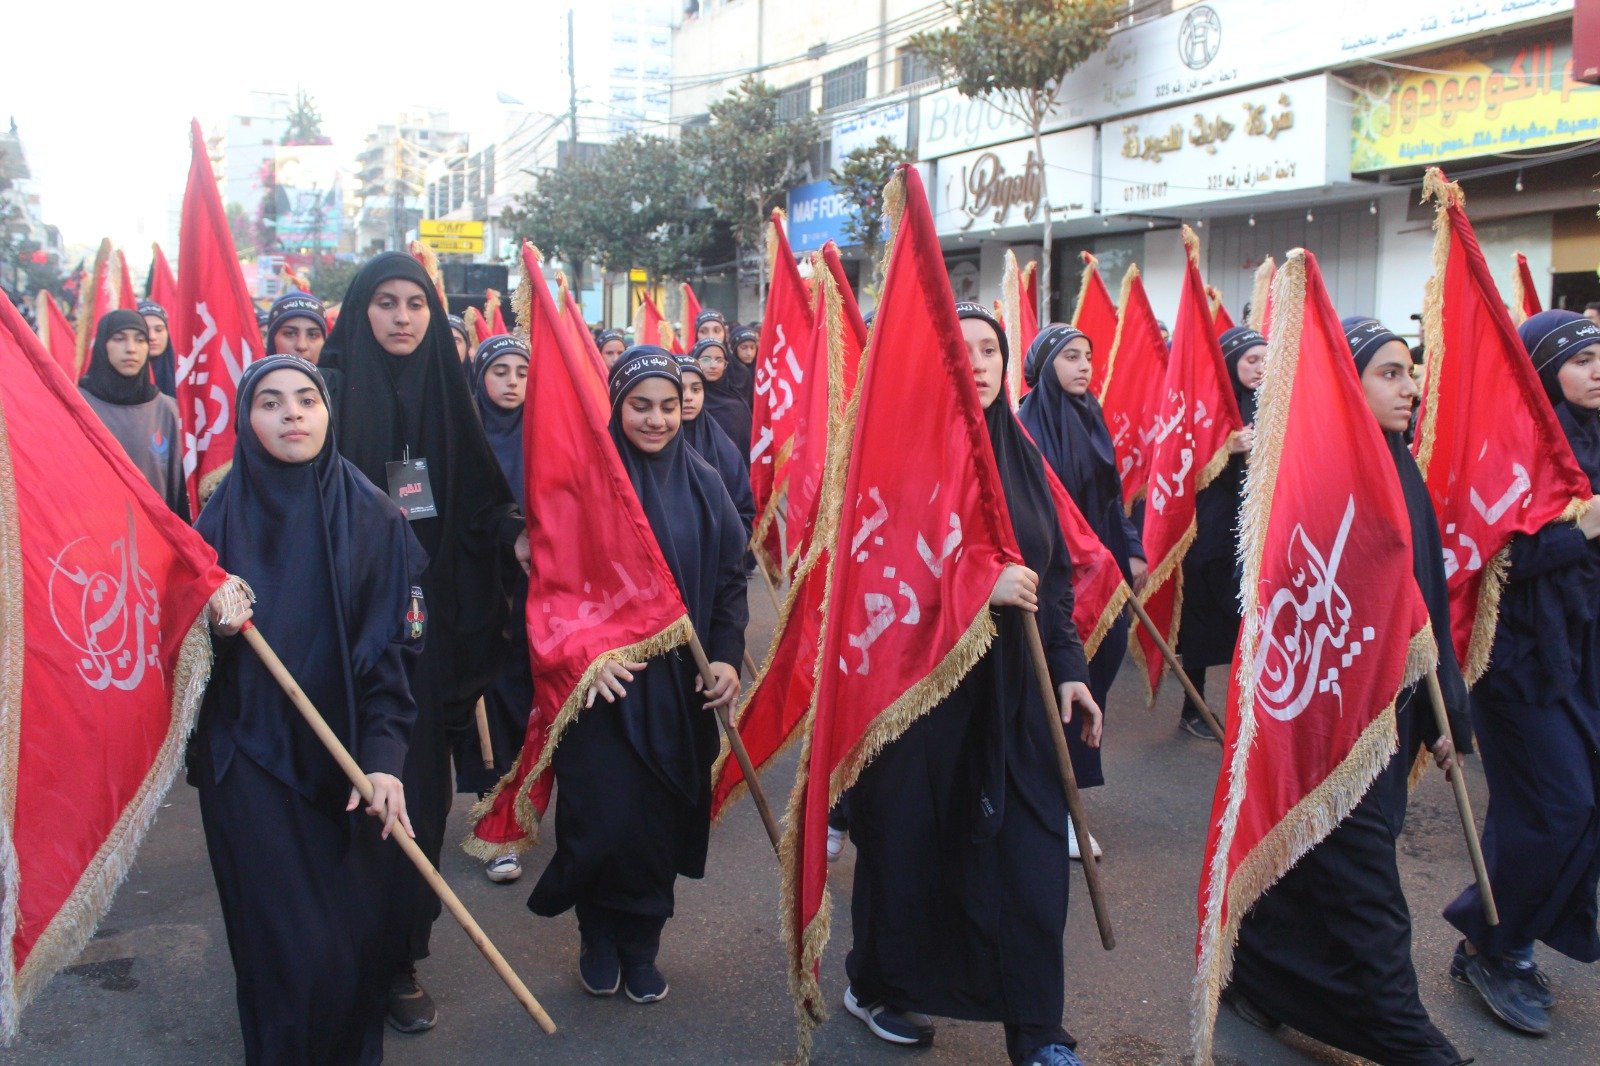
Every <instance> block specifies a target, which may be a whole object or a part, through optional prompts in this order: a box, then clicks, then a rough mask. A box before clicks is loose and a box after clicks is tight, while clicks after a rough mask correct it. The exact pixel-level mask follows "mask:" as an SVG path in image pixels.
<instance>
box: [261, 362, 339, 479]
mask: <svg viewBox="0 0 1600 1066" xmlns="http://www.w3.org/2000/svg"><path fill="white" fill-rule="evenodd" d="M250 428H251V429H253V430H255V434H256V437H257V438H258V439H259V440H260V441H261V445H262V447H264V448H266V449H267V454H268V455H270V456H272V457H273V458H274V459H276V460H278V461H279V462H282V463H309V462H310V461H311V460H313V459H315V458H316V457H317V456H318V455H320V454H322V446H323V444H325V443H326V442H327V439H328V408H327V406H326V405H325V404H323V402H322V393H321V392H319V391H318V390H317V386H316V385H315V384H314V383H313V382H312V380H311V379H310V378H308V377H306V376H305V375H304V374H303V373H301V372H300V371H298V370H291V369H289V368H288V367H285V368H284V369H282V370H274V371H272V373H270V374H268V375H267V376H266V377H264V378H262V379H261V381H260V382H259V383H258V384H257V385H256V391H255V395H254V396H252V397H251V398H250Z"/></svg>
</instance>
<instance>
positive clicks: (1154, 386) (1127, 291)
mask: <svg viewBox="0 0 1600 1066" xmlns="http://www.w3.org/2000/svg"><path fill="white" fill-rule="evenodd" d="M1119 306H1120V308H1121V310H1120V312H1119V313H1118V316H1117V332H1116V337H1115V339H1114V340H1113V341H1112V343H1111V355H1110V357H1109V358H1107V359H1106V360H1105V365H1106V376H1105V383H1104V385H1103V386H1102V388H1103V390H1104V391H1103V392H1101V393H1100V406H1101V408H1102V409H1103V410H1104V412H1105V417H1106V428H1107V429H1108V430H1110V432H1111V446H1112V448H1113V449H1114V450H1115V451H1116V457H1117V476H1118V477H1119V478H1121V479H1122V506H1123V507H1124V508H1125V509H1126V510H1127V511H1129V512H1130V513H1131V512H1132V511H1133V505H1134V504H1135V503H1137V502H1138V501H1139V500H1140V499H1141V498H1143V496H1144V490H1145V482H1146V480H1147V479H1148V475H1149V472H1150V455H1151V450H1152V447H1153V442H1154V440H1155V436H1156V428H1157V427H1156V425H1155V417H1156V414H1157V412H1158V410H1159V409H1160V406H1161V399H1162V397H1163V396H1164V395H1165V393H1164V392H1163V385H1164V383H1165V381H1166V376H1167V342H1166V341H1164V340H1162V339H1161V325H1160V323H1159V322H1157V321H1156V313H1155V311H1153V310H1152V309H1151V307H1150V298H1149V297H1148V296H1146V295H1145V292H1144V282H1143V281H1142V280H1141V279H1140V277H1139V268H1138V266H1136V265H1132V264H1130V265H1129V267H1128V272H1127V273H1126V274H1124V275H1123V277H1122V299H1121V301H1120V304H1119ZM1098 351H1099V349H1096V352H1098ZM1100 362H1101V361H1100V360H1099V359H1095V360H1094V363H1093V364H1092V365H1091V370H1092V369H1093V366H1098V365H1099V364H1100Z"/></svg>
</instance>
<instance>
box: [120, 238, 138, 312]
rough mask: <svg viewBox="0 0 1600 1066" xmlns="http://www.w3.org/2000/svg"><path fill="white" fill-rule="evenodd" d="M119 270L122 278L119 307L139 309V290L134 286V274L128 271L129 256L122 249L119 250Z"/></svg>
mask: <svg viewBox="0 0 1600 1066" xmlns="http://www.w3.org/2000/svg"><path fill="white" fill-rule="evenodd" d="M116 255H117V270H118V272H119V274H120V280H119V281H118V283H117V307H118V308H119V309H121V310H123V311H137V310H139V290H137V289H135V288H134V287H133V275H132V274H130V273H129V271H128V257H127V256H125V255H123V254H122V249H121V248H118V249H117V252H116Z"/></svg>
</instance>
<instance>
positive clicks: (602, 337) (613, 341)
mask: <svg viewBox="0 0 1600 1066" xmlns="http://www.w3.org/2000/svg"><path fill="white" fill-rule="evenodd" d="M594 341H595V344H597V345H598V346H599V348H600V358H601V359H603V360H605V364H606V370H608V371H609V370H610V369H611V368H612V367H614V366H616V365H617V358H618V357H619V356H621V355H622V353H623V352H624V351H625V350H626V349H627V347H628V338H627V337H625V336H623V334H622V331H621V330H620V329H603V330H601V331H600V332H599V333H597V334H595V338H594Z"/></svg>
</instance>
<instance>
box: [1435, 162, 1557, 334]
mask: <svg viewBox="0 0 1600 1066" xmlns="http://www.w3.org/2000/svg"><path fill="white" fill-rule="evenodd" d="M1439 176H1440V178H1441V179H1442V178H1443V177H1444V172H1443V171H1440V175H1439ZM1516 263H1517V265H1516V270H1515V271H1513V272H1512V275H1511V321H1512V322H1513V323H1515V324H1516V325H1519V326H1520V325H1522V323H1524V322H1526V321H1527V320H1528V319H1530V318H1532V317H1533V316H1534V315H1536V314H1538V313H1539V312H1540V311H1543V310H1544V308H1543V307H1540V306H1539V286H1538V285H1535V284H1534V281H1533V271H1532V270H1529V269H1528V257H1527V256H1525V255H1523V254H1522V253H1521V252H1518V253H1517V254H1516Z"/></svg>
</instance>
